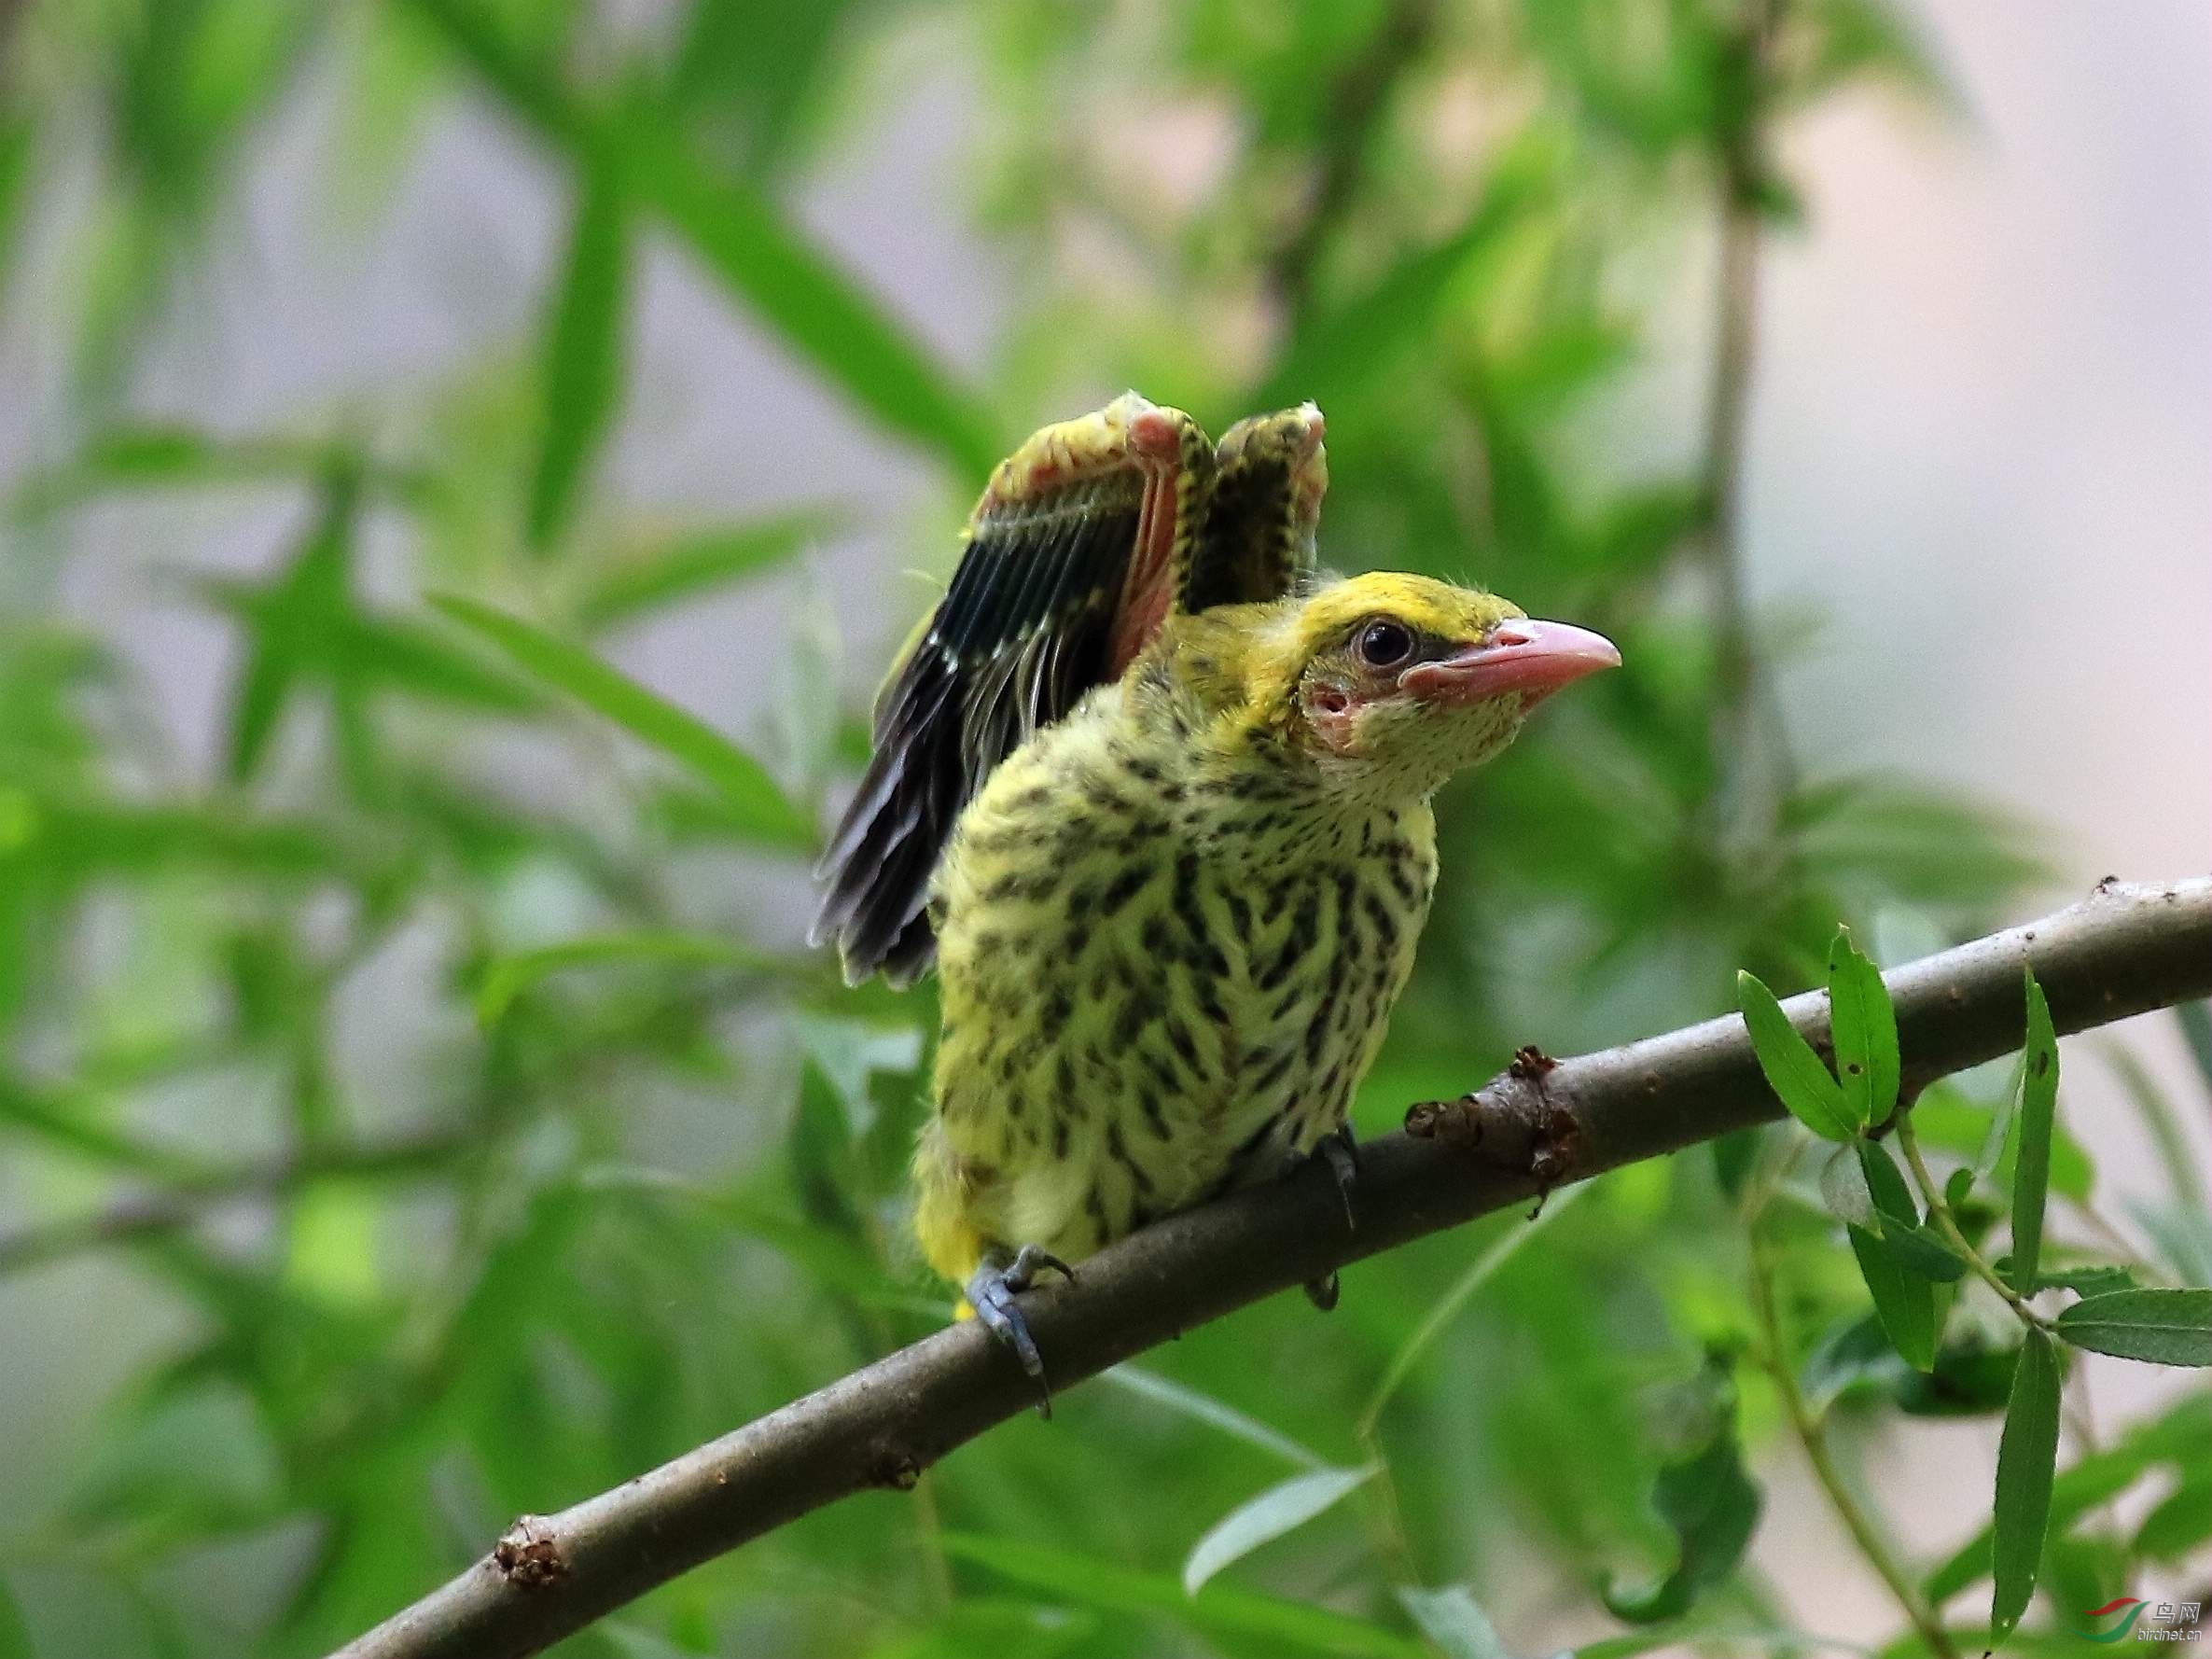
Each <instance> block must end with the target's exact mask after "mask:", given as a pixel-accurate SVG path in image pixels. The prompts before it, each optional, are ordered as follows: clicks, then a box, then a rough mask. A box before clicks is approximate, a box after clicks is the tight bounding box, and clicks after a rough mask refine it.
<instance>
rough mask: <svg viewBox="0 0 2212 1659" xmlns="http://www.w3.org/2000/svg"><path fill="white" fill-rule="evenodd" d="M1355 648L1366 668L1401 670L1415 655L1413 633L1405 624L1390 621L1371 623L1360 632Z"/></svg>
mask: <svg viewBox="0 0 2212 1659" xmlns="http://www.w3.org/2000/svg"><path fill="white" fill-rule="evenodd" d="M1354 649H1355V650H1356V652H1357V653H1358V656H1359V661H1360V663H1361V665H1362V666H1364V667H1368V668H1401V667H1403V666H1404V665H1405V662H1406V659H1407V658H1409V657H1411V656H1412V654H1413V631H1412V629H1411V628H1408V627H1407V626H1406V625H1405V624H1404V623H1403V622H1393V621H1391V620H1388V619H1384V620H1380V621H1373V622H1370V623H1369V624H1368V625H1367V626H1366V627H1364V628H1362V629H1361V630H1360V631H1359V639H1358V641H1357V643H1356V645H1355V646H1354Z"/></svg>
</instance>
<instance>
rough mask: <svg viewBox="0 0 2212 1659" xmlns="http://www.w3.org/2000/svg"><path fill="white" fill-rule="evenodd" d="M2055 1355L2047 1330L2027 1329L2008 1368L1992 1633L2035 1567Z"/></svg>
mask: <svg viewBox="0 0 2212 1659" xmlns="http://www.w3.org/2000/svg"><path fill="white" fill-rule="evenodd" d="M2058 1399H2059V1377H2058V1355H2057V1354H2056V1352H2055V1351H2054V1350H2053V1349H2052V1345H2051V1339H2050V1338H2049V1337H2047V1336H2045V1335H2044V1334H2043V1333H2042V1332H2041V1331H2032V1330H2031V1331H2029V1332H2028V1333H2027V1341H2026V1342H2025V1343H2024V1345H2022V1347H2021V1350H2020V1362H2019V1364H2018V1365H2017V1366H2016V1367H2015V1368H2014V1370H2013V1373H2012V1398H2011V1401H2010V1404H2009V1405H2007V1406H2006V1408H2005V1431H2004V1433H2003V1435H2002V1436H2001V1437H2000V1438H1999V1440H1998V1442H1997V1454H1996V1521H1995V1533H1994V1535H1993V1538H1992V1540H1991V1555H1990V1565H1991V1571H1990V1577H1991V1580H1992V1584H1993V1587H1992V1589H1991V1592H1990V1602H1989V1623H1990V1628H1991V1630H1992V1631H1993V1632H1994V1633H1995V1634H1996V1637H1997V1638H1999V1639H2002V1638H2005V1637H2007V1636H2010V1634H2011V1633H2012V1628H2013V1626H2014V1625H2016V1624H2019V1623H2020V1615H2021V1614H2022V1613H2024V1612H2025V1611H2027V1604H2028V1600H2029V1598H2030V1597H2032V1596H2034V1595H2035V1593H2036V1575H2037V1574H2038V1572H2040V1571H2041V1570H2042V1565H2043V1539H2044V1535H2045V1533H2046V1532H2047V1531H2048V1530H2049V1529H2050V1525H2051V1483H2052V1476H2053V1475H2054V1474H2055V1473H2056V1472H2057V1469H2058Z"/></svg>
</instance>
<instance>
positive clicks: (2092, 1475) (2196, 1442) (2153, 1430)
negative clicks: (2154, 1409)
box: [1927, 1394, 2212, 1605]
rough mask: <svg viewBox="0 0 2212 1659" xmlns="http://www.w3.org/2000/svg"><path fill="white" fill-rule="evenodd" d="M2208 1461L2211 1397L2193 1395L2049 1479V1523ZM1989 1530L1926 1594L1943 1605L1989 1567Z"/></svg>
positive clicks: (1955, 1557)
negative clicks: (2155, 1476) (2153, 1476)
mask: <svg viewBox="0 0 2212 1659" xmlns="http://www.w3.org/2000/svg"><path fill="white" fill-rule="evenodd" d="M2208 1460H2212V1397H2207V1396H2205V1395H2202V1394H2197V1395H2191V1396H2189V1397H2187V1398H2185V1399H2183V1400H2181V1401H2177V1403H2176V1404H2175V1405H2174V1406H2173V1408H2172V1409H2171V1410H2169V1411H2168V1412H2167V1413H2166V1414H2165V1415H2164V1416H2163V1417H2159V1418H2155V1419H2153V1420H2152V1421H2150V1422H2148V1423H2140V1424H2136V1425H2135V1426H2134V1427H2132V1428H2130V1429H2128V1430H2127V1432H2126V1434H2125V1436H2124V1437H2123V1438H2122V1440H2121V1442H2120V1443H2118V1444H2117V1445H2111V1446H2108V1447H2106V1448H2105V1449H2103V1450H2101V1451H2094V1452H2088V1453H2084V1454H2083V1455H2082V1456H2080V1457H2077V1458H2076V1459H2075V1460H2074V1461H2073V1463H2072V1464H2071V1465H2070V1466H2068V1467H2067V1468H2066V1470H2065V1471H2063V1472H2062V1473H2061V1474H2060V1475H2059V1477H2058V1479H2057V1480H2056V1481H2055V1482H2053V1483H2052V1493H2051V1524H2052V1527H2053V1528H2054V1529H2055V1530H2057V1531H2059V1532H2064V1531H2065V1530H2066V1528H2067V1527H2070V1526H2072V1525H2073V1523H2074V1522H2075V1521H2076V1520H2078V1519H2080V1517H2081V1516H2083V1515H2085V1514H2087V1513H2089V1512H2090V1511H2091V1510H2093V1509H2095V1508H2097V1507H2098V1506H2099V1505H2101V1504H2105V1503H2108V1502H2109V1501H2111V1499H2114V1498H2116V1497H2118V1496H2119V1495H2120V1494H2121V1493H2122V1492H2124V1491H2126V1490H2127V1489H2128V1487H2130V1486H2132V1485H2135V1483H2136V1482H2137V1481H2139V1480H2141V1479H2142V1478H2143V1477H2144V1476H2145V1475H2146V1474H2148V1473H2149V1472H2150V1471H2152V1470H2154V1469H2160V1468H2163V1467H2165V1466H2167V1465H2169V1464H2179V1465H2182V1466H2184V1467H2196V1466H2199V1465H2203V1464H2205V1463H2206V1462H2207V1461H2208ZM1990 1543H1991V1529H1990V1528H1989V1527H1983V1528H1982V1530H1981V1531H1980V1532H1979V1533H1977V1534H1976V1535H1975V1536H1974V1537H1972V1538H1970V1539H1969V1540H1967V1541H1966V1542H1965V1543H1964V1544H1962V1545H1960V1546H1959V1548H1958V1549H1956V1550H1955V1551H1954V1552H1953V1553H1952V1554H1951V1555H1950V1556H1949V1557H1948V1558H1947V1559H1946V1560H1944V1561H1943V1563H1942V1564H1941V1566H1939V1567H1938V1568H1936V1569H1935V1570H1934V1571H1933V1572H1931V1573H1929V1574H1928V1576H1927V1597H1928V1599H1929V1600H1930V1601H1932V1602H1935V1603H1937V1604H1938V1605H1941V1603H1943V1602H1946V1601H1949V1600H1950V1599H1951V1598H1952V1597H1953V1596H1956V1595H1957V1594H1958V1593H1959V1592H1960V1591H1961V1590H1964V1589H1965V1588H1967V1586H1968V1585H1969V1584H1971V1583H1973V1582H1975V1581H1976V1580H1977V1579H1980V1578H1982V1577H1983V1576H1984V1575H1986V1574H1987V1573H1988V1571H1989V1554H1990Z"/></svg>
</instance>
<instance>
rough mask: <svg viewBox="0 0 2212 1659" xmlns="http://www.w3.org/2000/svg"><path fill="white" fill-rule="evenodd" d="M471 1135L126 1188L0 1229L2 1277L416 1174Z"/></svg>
mask: <svg viewBox="0 0 2212 1659" xmlns="http://www.w3.org/2000/svg"><path fill="white" fill-rule="evenodd" d="M468 1138H469V1137H468V1136H459V1135H451V1134H439V1135H424V1136H413V1137H410V1138H407V1139H400V1140H392V1141H385V1142H382V1143H379V1142H367V1143H362V1144H356V1145H350V1146H349V1145H344V1144H340V1145H333V1146H324V1147H318V1148H316V1149H315V1150H313V1151H312V1152H302V1153H299V1154H297V1155H294V1156H288V1157H281V1158H269V1159H262V1160H258V1161H257V1162H254V1163H250V1164H238V1165H236V1166H235V1167H232V1168H228V1169H202V1170H198V1171H195V1172H193V1173H191V1174H188V1175H185V1176H181V1177H179V1178H175V1179H174V1180H171V1181H167V1182H164V1183H162V1184H161V1185H160V1186H149V1187H146V1188H143V1189H141V1190H138V1191H135V1192H126V1193H124V1194H122V1195H121V1196H119V1197H118V1198H115V1199H113V1200H112V1201H110V1202H109V1203H108V1204H106V1205H104V1206H102V1207H100V1208H98V1209H95V1210H92V1211H90V1212H89V1213H87V1214H84V1215H77V1216H63V1217H61V1218H58V1219H56V1220H48V1221H34V1222H31V1223H29V1224H27V1225H25V1226H21V1227H17V1228H13V1229H11V1230H9V1231H7V1232H5V1233H0V1274H8V1273H18V1272H21V1271H22V1270H23V1269H25V1268H29V1267H35V1266H38V1265H41V1264H42V1263H45V1262H53V1261H58V1260H60V1259H62V1258H63V1257H66V1256H73V1255H78V1254H81V1253H83V1252H84V1251H87V1250H97V1249H104V1248H110V1247H112V1246H117V1245H125V1244H130V1243H132V1242H134V1241H136V1240H138V1239H141V1238H146V1237H148V1236H151V1235H152V1234H160V1233H169V1232H174V1230H175V1229H177V1228H179V1227H184V1226H188V1225H189V1224H190V1223H191V1222H193V1221H196V1220H200V1219H201V1218H202V1216H204V1215H206V1214H207V1213H208V1212H209V1211H210V1210H213V1209H219V1208H221V1207H222V1206H225V1205H230V1204H240V1203H246V1202H253V1201H265V1200H269V1199H272V1198H278V1197H282V1196H284V1195H285V1194H286V1193H289V1192H295V1191H297V1190H298V1189H299V1188H300V1187H303V1186H306V1185H308V1184H309V1183H310V1182H313V1181H319V1180H340V1179H369V1178H377V1177H385V1176H406V1175H414V1174H419V1173H421V1172H423V1171H425V1170H429V1169H433V1168H436V1167H437V1166H438V1164H442V1163H444V1162H445V1161H446V1160H447V1159H449V1158H451V1157H452V1156H453V1155H454V1154H455V1153H456V1152H458V1151H460V1150H462V1149H463V1148H464V1147H465V1146H466V1144H467V1141H468Z"/></svg>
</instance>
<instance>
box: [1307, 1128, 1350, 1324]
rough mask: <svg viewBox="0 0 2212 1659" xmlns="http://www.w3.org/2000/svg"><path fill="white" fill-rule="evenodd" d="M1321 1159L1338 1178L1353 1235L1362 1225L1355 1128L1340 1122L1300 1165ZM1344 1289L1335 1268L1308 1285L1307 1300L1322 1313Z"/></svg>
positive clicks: (1345, 1219) (1346, 1219)
mask: <svg viewBox="0 0 2212 1659" xmlns="http://www.w3.org/2000/svg"><path fill="white" fill-rule="evenodd" d="M1315 1159H1318V1160H1320V1161H1321V1162H1322V1163H1324V1164H1328V1165H1329V1174H1330V1175H1331V1176H1333V1177H1334V1178H1335V1179H1336V1190H1337V1196H1338V1197H1339V1198H1341V1199H1342V1200H1343V1205H1344V1230H1345V1231H1346V1232H1350V1231H1352V1230H1353V1229H1355V1228H1356V1227H1357V1226H1358V1225H1359V1218H1358V1217H1357V1216H1356V1214H1354V1213H1353V1209H1352V1190H1353V1189H1354V1188H1355V1187H1356V1186H1358V1185H1359V1145H1358V1143H1357V1142H1356V1141H1355V1140H1354V1139H1353V1138H1352V1125H1351V1124H1349V1123H1339V1124H1338V1125H1337V1126H1336V1127H1335V1128H1334V1129H1331V1130H1330V1131H1329V1133H1328V1134H1327V1135H1324V1136H1322V1137H1321V1138H1320V1139H1319V1140H1317V1141H1315V1143H1314V1147H1313V1150H1311V1151H1310V1152H1308V1153H1307V1154H1306V1156H1305V1159H1303V1160H1301V1162H1311V1161H1312V1160H1315ZM1340 1290H1341V1287H1340V1286H1339V1284H1338V1282H1337V1275H1336V1269H1334V1268H1333V1267H1332V1268H1330V1269H1329V1272H1327V1273H1325V1274H1323V1275H1322V1276H1320V1277H1319V1278H1317V1279H1309V1280H1308V1281H1307V1282H1306V1287H1305V1292H1306V1300H1307V1301H1308V1302H1310V1303H1313V1304H1314V1305H1315V1307H1317V1308H1319V1309H1320V1310H1321V1311H1322V1312H1323V1313H1327V1312H1329V1310H1330V1309H1331V1308H1333V1307H1335V1306H1336V1304H1337V1297H1338V1295H1339V1294H1340Z"/></svg>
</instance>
